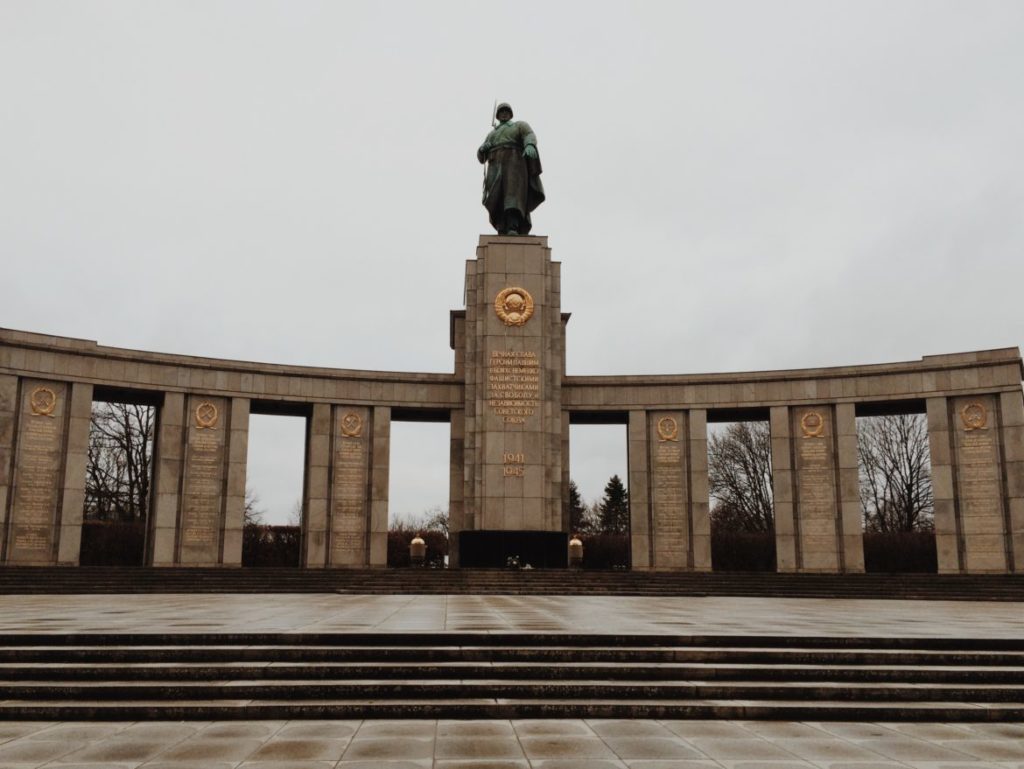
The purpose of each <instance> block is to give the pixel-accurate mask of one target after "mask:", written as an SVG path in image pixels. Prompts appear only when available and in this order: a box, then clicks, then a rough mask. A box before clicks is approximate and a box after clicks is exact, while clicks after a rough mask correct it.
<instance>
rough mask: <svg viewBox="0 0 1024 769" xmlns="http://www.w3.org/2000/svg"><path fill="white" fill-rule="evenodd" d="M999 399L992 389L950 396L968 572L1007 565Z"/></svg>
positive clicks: (964, 559) (999, 569)
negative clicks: (975, 393) (960, 395)
mask: <svg viewBox="0 0 1024 769" xmlns="http://www.w3.org/2000/svg"><path fill="white" fill-rule="evenodd" d="M997 403H998V400H997V397H996V396H994V395H974V396H967V397H962V398H953V399H950V401H949V405H950V406H951V409H952V414H950V417H949V424H950V427H951V430H950V433H951V435H952V438H953V441H952V447H953V467H954V468H955V472H954V476H953V478H954V483H955V488H956V490H957V495H956V498H957V505H956V513H957V518H958V521H959V527H958V529H959V532H960V536H961V543H962V544H961V547H962V551H961V552H962V561H961V563H962V566H963V570H964V571H966V572H968V573H979V572H993V573H1004V572H1007V571H1009V568H1010V562H1009V555H1010V552H1009V542H1008V537H1007V517H1008V516H1007V509H1006V506H1005V502H1006V499H1005V492H1004V486H1003V474H1002V461H1001V457H1000V445H999V443H1000V440H999V439H1000V425H999V412H998V410H997ZM1015 491H1016V490H1015Z"/></svg>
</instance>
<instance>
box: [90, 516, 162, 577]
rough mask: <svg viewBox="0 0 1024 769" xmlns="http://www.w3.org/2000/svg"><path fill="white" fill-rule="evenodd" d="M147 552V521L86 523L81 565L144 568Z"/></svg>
mask: <svg viewBox="0 0 1024 769" xmlns="http://www.w3.org/2000/svg"><path fill="white" fill-rule="evenodd" d="M145 549H146V524H145V522H143V521H133V522H131V523H122V522H119V521H84V522H83V523H82V546H81V550H80V551H79V556H78V562H79V563H80V564H81V565H82V566H142V557H143V554H144V553H145Z"/></svg>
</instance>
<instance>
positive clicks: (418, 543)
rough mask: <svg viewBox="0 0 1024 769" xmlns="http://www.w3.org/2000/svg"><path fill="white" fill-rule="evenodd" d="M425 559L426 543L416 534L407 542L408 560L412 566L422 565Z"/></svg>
mask: <svg viewBox="0 0 1024 769" xmlns="http://www.w3.org/2000/svg"><path fill="white" fill-rule="evenodd" d="M426 559H427V543H426V542H424V541H423V537H421V536H420V535H419V534H417V535H416V536H415V537H413V538H412V542H410V543H409V561H410V562H411V563H412V565H413V566H422V565H423V562H424V561H426Z"/></svg>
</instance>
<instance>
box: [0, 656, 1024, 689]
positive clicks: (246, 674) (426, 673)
mask: <svg viewBox="0 0 1024 769" xmlns="http://www.w3.org/2000/svg"><path fill="white" fill-rule="evenodd" d="M113 678H119V679H120V680H130V681H146V682H157V681H221V680H226V679H229V678H230V679H233V680H248V681H276V680H304V681H323V680H350V679H415V678H422V679H443V678H446V679H453V678H454V679H460V680H464V679H481V678H483V679H503V680H508V679H537V680H558V681H575V680H594V679H597V680H609V681H614V680H632V681H645V680H655V681H678V680H705V681H777V680H786V681H801V682H805V681H817V682H825V681H834V682H850V681H856V682H876V683H878V682H889V683H945V684H986V683H993V684H1024V667H975V666H971V667H968V666H959V667H957V666H906V665H892V666H884V665H879V666H870V667H868V666H861V665H852V666H851V665H830V666H825V667H822V666H818V665H772V666H770V667H768V666H765V665H763V664H727V663H707V664H679V663H672V662H667V663H666V662H661V663H637V662H617V663H615V664H613V665H608V664H604V663H576V662H561V663H557V664H552V663H551V662H547V661H545V662H508V663H505V662H485V663H476V662H461V661H457V662H448V663H440V664H438V663H423V662H419V663H416V664H407V663H401V662H377V661H373V662H348V663H334V662H331V663H317V664H306V663H301V662H300V663H296V662H267V663H263V664H259V665H252V664H246V663H239V662H228V663H225V664H221V665H210V664H208V663H205V662H200V663H180V662H153V663H130V664H128V665H126V664H124V663H120V662H118V663H91V664H89V665H77V664H74V663H50V664H19V663H3V664H0V681H8V682H10V681H64V682H79V681H102V680H110V679H113Z"/></svg>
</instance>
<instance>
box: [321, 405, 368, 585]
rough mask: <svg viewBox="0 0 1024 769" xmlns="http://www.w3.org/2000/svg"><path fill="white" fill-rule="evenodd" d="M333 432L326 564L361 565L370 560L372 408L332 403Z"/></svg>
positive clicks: (366, 563)
mask: <svg viewBox="0 0 1024 769" xmlns="http://www.w3.org/2000/svg"><path fill="white" fill-rule="evenodd" d="M332 432H333V435H334V438H333V441H332V443H333V455H332V457H331V460H332V468H331V479H332V481H331V506H330V511H329V517H330V526H329V529H328V531H329V538H328V555H327V558H328V561H327V565H328V566H336V567H341V566H348V567H364V566H367V565H368V564H369V562H370V541H369V533H370V511H371V505H372V497H371V487H370V481H371V478H370V460H371V457H372V456H373V454H372V450H373V438H374V428H373V423H372V412H371V410H370V409H369V408H367V407H365V406H335V407H334V427H333V431H332Z"/></svg>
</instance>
